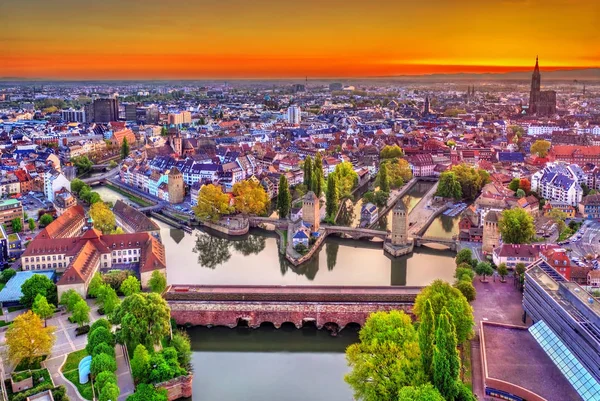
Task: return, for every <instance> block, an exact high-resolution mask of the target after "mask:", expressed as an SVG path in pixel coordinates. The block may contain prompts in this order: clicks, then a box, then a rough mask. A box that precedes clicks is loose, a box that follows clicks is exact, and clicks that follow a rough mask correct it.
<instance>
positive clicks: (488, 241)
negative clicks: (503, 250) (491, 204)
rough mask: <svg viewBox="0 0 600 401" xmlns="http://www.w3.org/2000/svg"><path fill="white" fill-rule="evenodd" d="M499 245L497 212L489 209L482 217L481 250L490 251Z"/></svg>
mask: <svg viewBox="0 0 600 401" xmlns="http://www.w3.org/2000/svg"><path fill="white" fill-rule="evenodd" d="M499 245H500V229H499V228H498V213H497V212H496V211H494V210H491V211H489V212H488V213H487V214H486V215H485V218H484V219H483V241H482V246H481V250H482V251H483V252H484V253H492V252H494V249H496V247H498V246H499Z"/></svg>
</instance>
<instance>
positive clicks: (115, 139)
mask: <svg viewBox="0 0 600 401" xmlns="http://www.w3.org/2000/svg"><path fill="white" fill-rule="evenodd" d="M125 139H127V143H128V144H129V147H130V148H131V147H132V146H133V144H134V143H135V141H136V140H137V139H136V137H135V134H134V133H133V131H132V130H130V129H128V128H127V129H122V130H119V131H115V133H113V135H112V137H111V138H110V142H111V144H113V145H115V146H121V145H122V144H123V140H125Z"/></svg>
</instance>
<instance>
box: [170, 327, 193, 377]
mask: <svg viewBox="0 0 600 401" xmlns="http://www.w3.org/2000/svg"><path fill="white" fill-rule="evenodd" d="M171 346H172V347H173V348H175V349H176V350H177V361H178V362H179V365H180V366H181V367H183V368H186V369H187V368H189V367H190V366H191V363H192V345H191V343H190V338H189V336H188V335H187V333H186V332H185V331H183V330H182V331H179V332H176V333H174V334H173V338H172V339H171Z"/></svg>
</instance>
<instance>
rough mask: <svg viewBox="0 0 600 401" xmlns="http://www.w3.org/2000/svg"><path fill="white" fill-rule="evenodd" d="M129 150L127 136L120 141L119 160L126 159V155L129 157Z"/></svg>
mask: <svg viewBox="0 0 600 401" xmlns="http://www.w3.org/2000/svg"><path fill="white" fill-rule="evenodd" d="M129 152H130V149H129V142H128V141H127V138H123V142H122V143H121V160H125V159H127V157H129Z"/></svg>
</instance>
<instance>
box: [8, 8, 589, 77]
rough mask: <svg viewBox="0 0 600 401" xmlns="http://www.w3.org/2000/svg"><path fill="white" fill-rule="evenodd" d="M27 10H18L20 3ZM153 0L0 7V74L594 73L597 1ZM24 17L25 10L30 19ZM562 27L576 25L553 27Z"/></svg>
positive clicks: (223, 75)
mask: <svg viewBox="0 0 600 401" xmlns="http://www.w3.org/2000/svg"><path fill="white" fill-rule="evenodd" d="M26 3H27V4H26ZM577 3H578V4H577V7H575V6H574V5H573V4H572V3H570V2H566V1H562V0H553V1H544V2H542V1H538V0H494V1H489V2H485V3H479V2H475V1H472V0H463V1H460V2H448V1H441V0H434V1H429V2H422V3H418V2H411V1H410V2H409V1H407V2H397V1H388V0H384V1H381V2H378V4H377V5H373V4H367V3H365V2H362V1H358V0H351V1H345V2H340V1H337V0H335V1H329V2H327V3H326V4H323V3H322V2H317V1H312V0H309V1H305V2H303V3H301V4H297V3H290V2H280V1H274V0H261V1H257V2H252V3H247V2H242V1H239V0H229V1H222V2H212V1H201V2H197V3H195V4H190V5H188V4H186V5H185V7H179V8H178V7H173V6H172V5H170V4H166V3H165V2H161V1H158V0H150V1H145V2H139V1H134V0H125V1H120V2H117V1H114V0H108V1H105V2H102V3H98V2H94V3H92V4H87V3H86V4H82V3H81V2H75V1H72V0H60V1H56V2H52V3H51V4H50V3H47V2H43V1H39V0H27V1H26V2H17V1H8V2H5V3H4V4H2V5H1V6H0V11H1V12H2V14H4V15H10V16H11V17H10V18H6V19H5V20H4V21H3V24H4V26H5V29H4V30H3V32H2V33H0V43H1V44H2V47H3V49H4V50H3V52H2V53H1V54H0V77H22V78H41V79H203V78H206V79H210V78H294V77H304V76H309V77H314V78H317V77H319V78H333V77H387V76H395V75H423V74H444V73H490V72H491V73H502V72H513V71H531V68H532V66H533V63H534V58H535V56H536V55H538V54H539V56H540V65H541V66H542V68H543V69H544V70H545V71H552V70H557V69H580V68H597V67H600V52H599V51H598V49H599V48H600V46H598V44H599V43H600V33H599V31H598V29H597V28H596V26H595V25H594V24H595V22H596V21H597V20H598V17H599V16H600V10H599V9H600V7H598V6H597V5H596V4H595V2H594V1H578V2H577ZM32 11H33V12H32ZM564 21H577V23H576V24H570V25H571V26H570V27H569V29H559V27H561V26H564Z"/></svg>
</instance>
